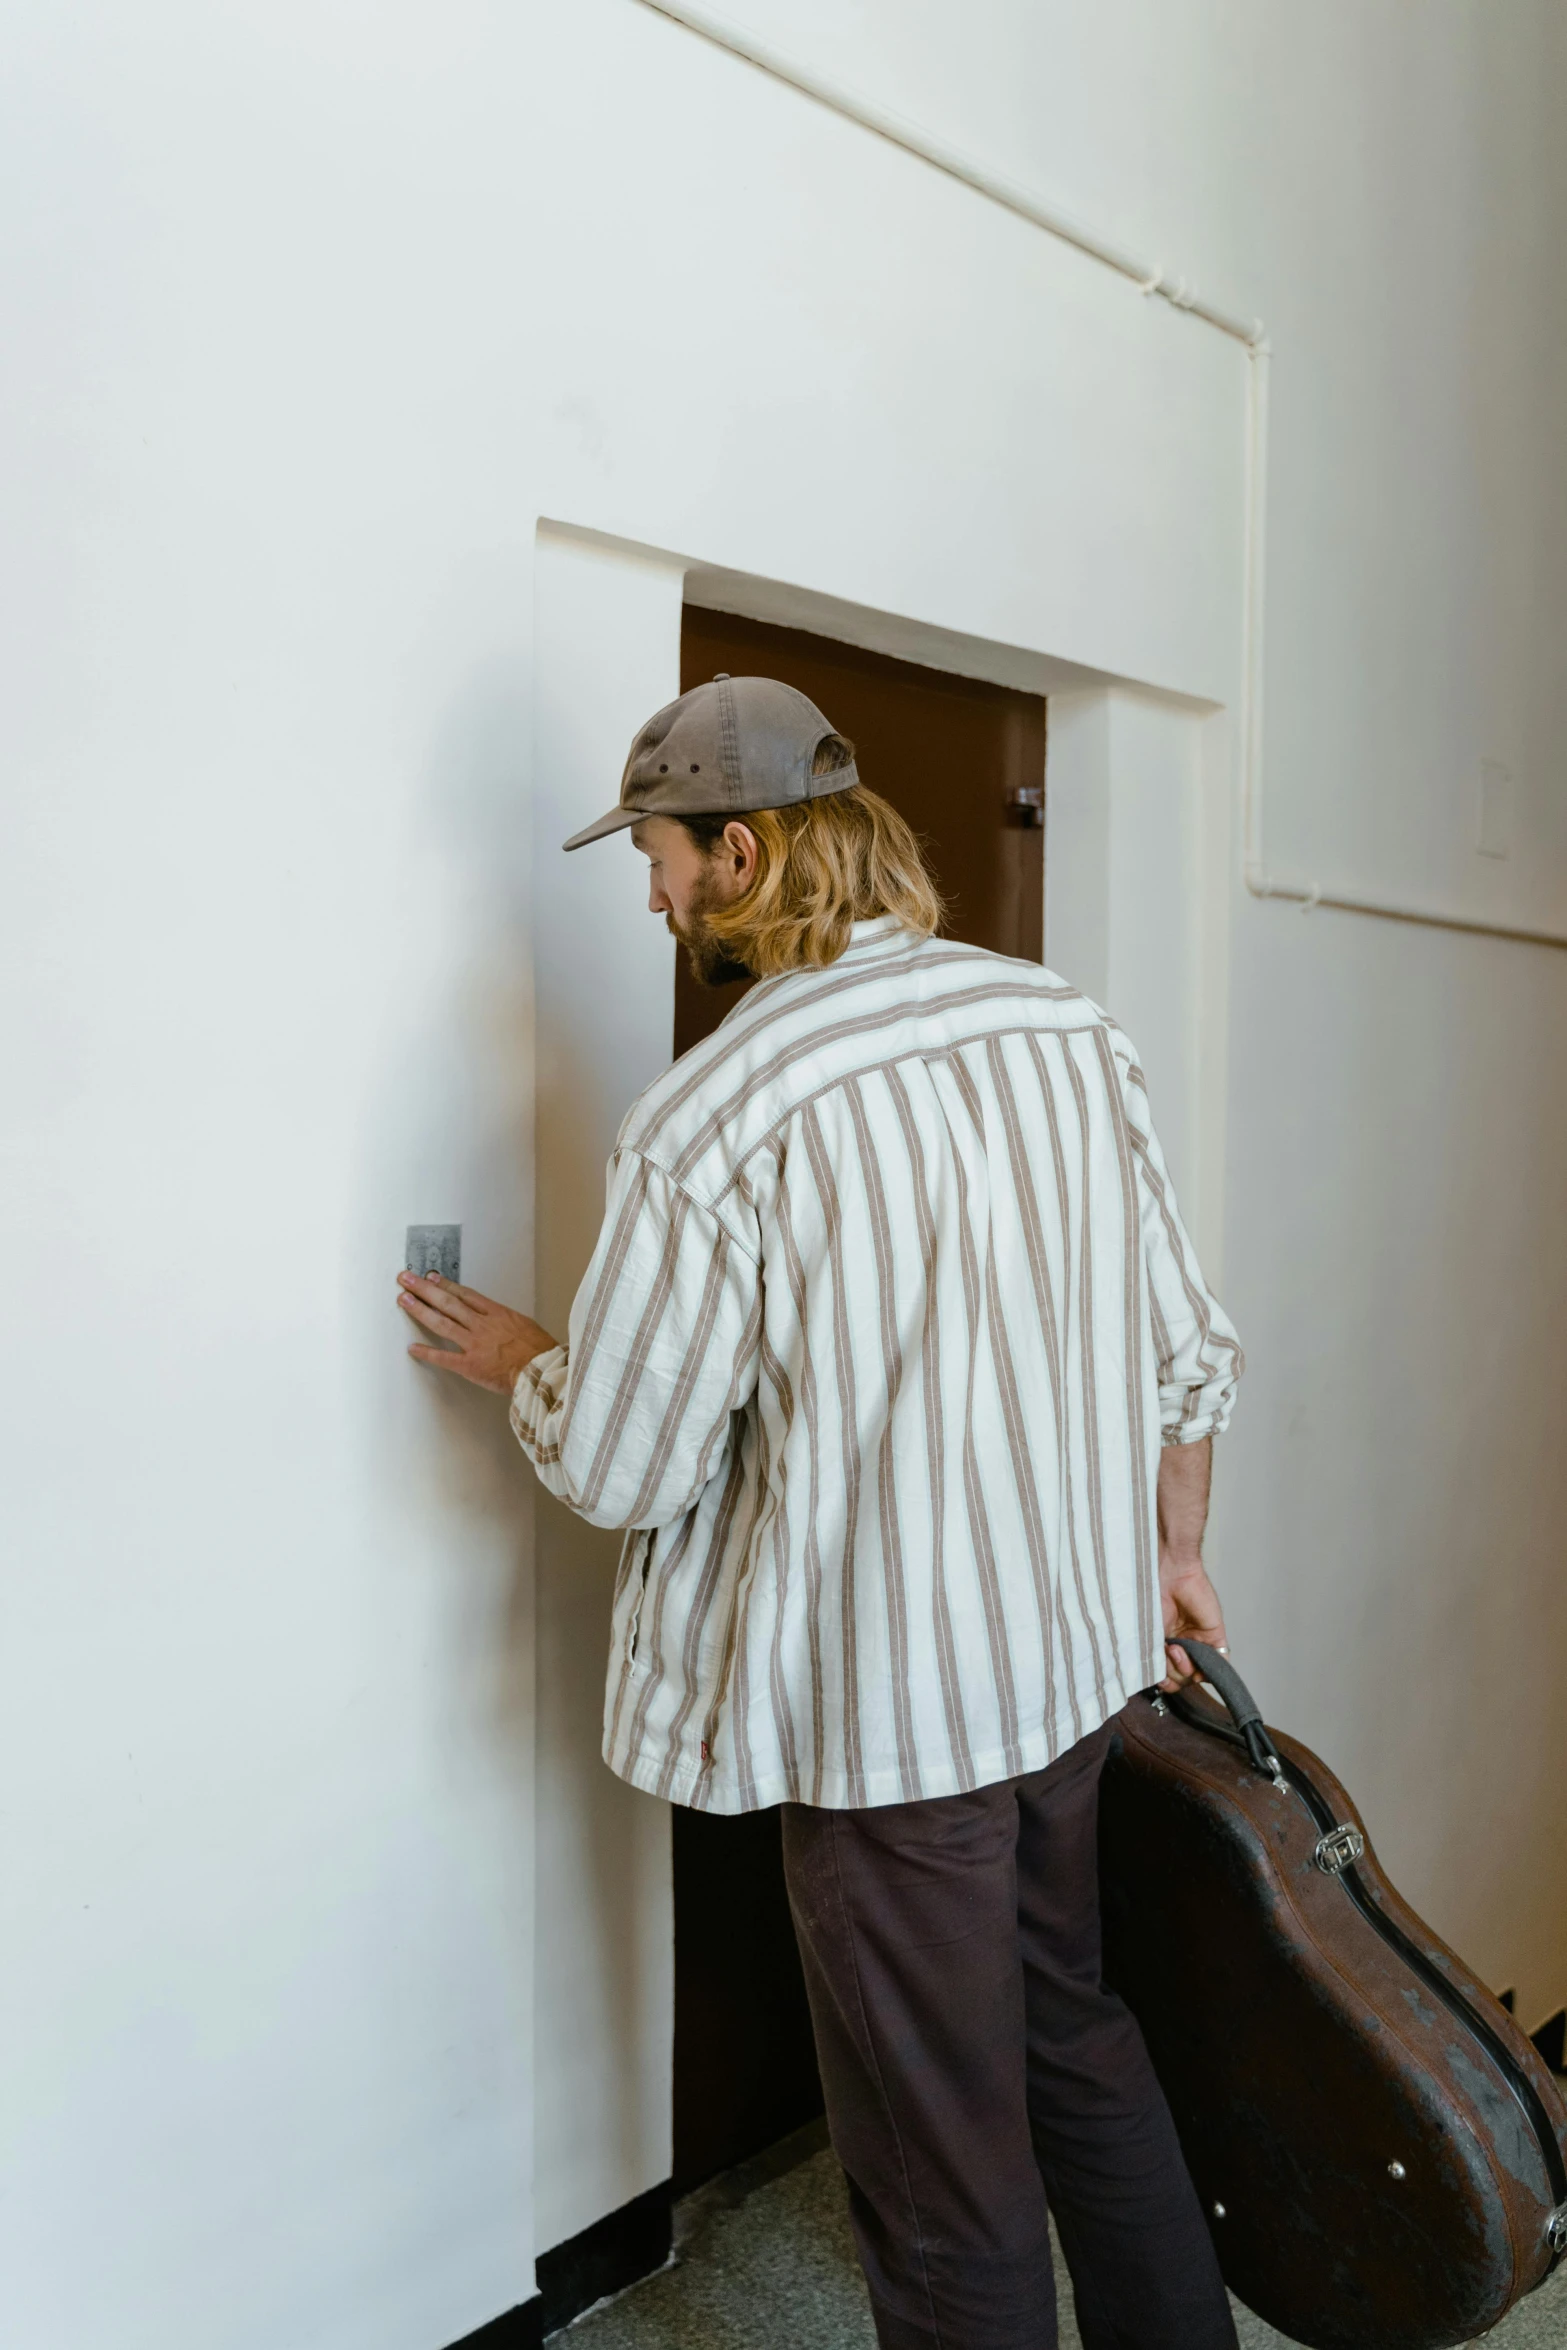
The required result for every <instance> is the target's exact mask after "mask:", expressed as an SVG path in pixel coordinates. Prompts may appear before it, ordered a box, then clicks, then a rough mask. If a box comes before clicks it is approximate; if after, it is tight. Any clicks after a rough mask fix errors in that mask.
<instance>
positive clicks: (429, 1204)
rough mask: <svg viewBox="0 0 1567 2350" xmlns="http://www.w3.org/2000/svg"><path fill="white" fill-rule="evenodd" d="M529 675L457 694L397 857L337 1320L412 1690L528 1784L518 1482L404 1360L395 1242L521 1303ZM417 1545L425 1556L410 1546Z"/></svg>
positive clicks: (443, 1382) (525, 1252) (505, 673)
mask: <svg viewBox="0 0 1567 2350" xmlns="http://www.w3.org/2000/svg"><path fill="white" fill-rule="evenodd" d="M529 723H530V722H529V715H528V704H527V699H526V678H525V676H524V675H523V674H521V672H520V670H519V666H518V663H517V661H516V660H515V658H506V657H497V658H496V659H494V660H493V661H492V662H491V663H490V664H489V665H488V666H487V667H485V668H483V669H481V670H479V671H478V672H476V673H475V674H474V675H473V677H472V678H471V679H470V681H469V683H468V684H467V686H466V687H465V688H464V690H463V691H462V692H461V693H460V694H459V695H458V696H457V697H455V698H454V700H453V701H452V703H451V704H450V706H449V708H448V711H447V713H446V717H445V721H444V723H443V725H442V726H441V728H440V730H439V731H438V733H437V735H436V736H435V738H434V740H433V741H432V742H431V743H430V745H429V747H428V751H427V754H426V758H425V762H424V774H423V786H422V789H421V791H420V793H419V796H418V798H417V800H416V802H415V803H414V805H413V808H412V811H411V815H410V819H409V825H408V830H407V832H406V833H405V835H404V837H403V838H402V839H401V840H399V841H397V842H396V843H395V844H394V847H393V850H392V852H391V853H392V855H393V857H394V858H395V864H394V868H393V870H392V872H391V873H390V875H389V876H388V877H387V888H386V900H387V919H388V920H390V921H392V922H393V923H395V924H396V926H397V929H398V931H399V933H400V941H399V946H398V949H397V951H396V952H395V953H394V954H392V955H389V956H387V957H386V958H384V961H385V965H386V966H387V967H391V968H396V969H397V970H398V972H399V974H400V977H399V982H398V987H397V991H396V994H395V997H394V999H393V1000H392V1001H390V1002H388V1003H387V1004H385V1005H384V1006H383V1007H382V1021H383V1036H384V1046H383V1050H382V1053H381V1056H380V1062H379V1073H378V1075H377V1077H376V1078H375V1080H374V1083H373V1089H372V1091H371V1092H370V1095H369V1098H368V1099H367V1102H366V1105H365V1113H364V1118H363V1134H364V1148H363V1153H362V1157H361V1164H360V1174H359V1180H358V1184H357V1186H356V1197H355V1200H354V1202H353V1203H352V1209H351V1214H352V1221H353V1230H352V1232H351V1233H350V1234H349V1235H348V1244H347V1246H346V1247H345V1249H344V1252H343V1259H344V1263H345V1265H346V1268H347V1279H348V1282H349V1285H350V1295H349V1297H348V1298H347V1300H346V1301H345V1307H344V1321H345V1324H346V1325H347V1327H348V1328H350V1329H351V1330H352V1331H353V1333H354V1339H355V1352H356V1354H357V1353H359V1351H360V1349H361V1348H362V1349H364V1350H365V1351H366V1352H368V1355H369V1360H368V1361H367V1362H366V1363H365V1364H364V1369H363V1373H362V1375H361V1377H360V1379H358V1380H357V1381H356V1383H355V1384H356V1389H357V1392H358V1393H359V1394H361V1395H362V1396H363V1397H364V1398H365V1399H366V1407H365V1408H366V1417H365V1419H364V1421H363V1422H362V1424H361V1426H360V1428H359V1430H358V1435H359V1438H360V1441H361V1444H362V1446H363V1449H364V1452H365V1455H366V1457H367V1464H368V1465H369V1467H370V1469H371V1472H372V1477H373V1480H374V1482H375V1484H376V1486H377V1489H378V1490H379V1492H380V1493H381V1495H382V1496H383V1498H384V1514H383V1516H382V1518H381V1520H380V1525H381V1529H382V1534H383V1537H384V1542H383V1547H384V1549H385V1551H386V1553H387V1555H388V1558H389V1560H406V1558H407V1556H408V1553H409V1550H410V1547H411V1545H410V1536H413V1537H415V1538H416V1539H415V1541H414V1543H413V1545H412V1547H413V1549H414V1551H415V1555H416V1557H417V1559H418V1569H417V1571H419V1572H421V1573H423V1574H424V1575H425V1576H426V1577H427V1578H428V1579H429V1582H430V1585H431V1588H430V1589H429V1590H428V1591H427V1592H426V1594H425V1603H426V1606H427V1608H428V1611H429V1615H428V1621H429V1630H430V1636H431V1649H430V1652H429V1656H428V1663H429V1675H428V1679H427V1682H426V1692H427V1696H428V1699H429V1701H430V1702H432V1703H433V1704H434V1705H435V1706H436V1708H437V1709H438V1710H439V1712H440V1714H441V1715H442V1717H443V1720H442V1725H441V1730H442V1735H443V1737H444V1735H445V1733H446V1732H447V1731H448V1730H449V1731H450V1733H451V1735H452V1740H453V1743H454V1744H455V1745H457V1746H458V1747H462V1746H466V1745H469V1744H471V1743H472V1741H473V1738H474V1732H475V1729H476V1727H477V1728H478V1729H479V1731H480V1742H481V1743H482V1744H483V1745H485V1746H491V1745H493V1746H494V1747H495V1748H497V1749H499V1750H500V1751H501V1753H502V1755H503V1757H504V1762H505V1767H506V1769H507V1770H508V1771H509V1772H515V1771H516V1770H517V1769H518V1768H519V1766H520V1768H521V1769H522V1771H523V1772H524V1773H526V1774H530V1775H531V1769H532V1727H533V1724H532V1689H533V1658H532V1653H531V1645H532V1629H531V1627H532V1617H533V1594H532V1579H531V1578H532V1568H531V1559H530V1551H531V1513H532V1506H533V1496H532V1477H531V1473H530V1471H529V1470H528V1467H527V1464H526V1462H525V1461H524V1460H523V1459H522V1457H521V1454H520V1453H519V1451H518V1448H517V1445H516V1442H515V1439H514V1438H513V1437H512V1435H511V1432H510V1429H509V1427H508V1425H507V1421H506V1414H505V1409H504V1406H503V1404H502V1402H501V1399H500V1398H499V1397H497V1396H495V1395H491V1394H488V1393H485V1392H483V1391H481V1390H480V1389H477V1388H474V1387H471V1386H469V1385H467V1384H466V1383H465V1382H461V1381H458V1380H455V1379H448V1378H444V1377H443V1376H442V1375H441V1374H439V1373H437V1372H434V1371H430V1370H427V1369H424V1368H422V1367H421V1366H418V1365H415V1364H413V1363H411V1362H409V1360H408V1358H407V1355H406V1353H405V1351H404V1350H405V1349H406V1347H407V1345H408V1343H409V1340H410V1337H411V1336H412V1332H411V1330H410V1329H409V1328H408V1327H407V1326H406V1325H405V1321H404V1317H403V1316H402V1315H401V1314H400V1313H399V1312H398V1311H397V1308H396V1305H395V1303H394V1295H395V1281H396V1275H397V1271H398V1269H399V1267H400V1266H401V1264H402V1262H403V1249H404V1239H405V1231H406V1227H407V1226H408V1225H409V1224H411V1223H417V1222H424V1221H430V1222H433V1221H438V1220H439V1221H450V1222H455V1223H460V1224H461V1225H462V1227H463V1260H462V1276H463V1279H464V1280H465V1281H467V1282H470V1283H472V1284H473V1286H475V1287H476V1288H480V1289H483V1290H485V1291H486V1292H488V1293H490V1294H493V1295H496V1296H499V1297H502V1298H505V1299H507V1300H509V1301H511V1302H513V1303H516V1304H524V1303H526V1302H527V1298H528V1291H529V1287H530V1284H531V1277H532V1261H533V1203H532V1179H531V1162H532V1103H531V1096H532V1075H533V1071H532V1058H533V1055H532V1027H533V1007H532V995H531V962H530V937H529V893H530V879H529V871H528V865H529V831H528V813H527V780H528V779H527V771H526V760H525V747H526V744H527V741H528V726H529ZM419 1537H422V1539H418V1538H419Z"/></svg>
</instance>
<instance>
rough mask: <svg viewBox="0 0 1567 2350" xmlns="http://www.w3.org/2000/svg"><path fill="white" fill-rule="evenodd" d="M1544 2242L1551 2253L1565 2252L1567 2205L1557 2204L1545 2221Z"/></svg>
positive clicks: (1566, 2241)
mask: <svg viewBox="0 0 1567 2350" xmlns="http://www.w3.org/2000/svg"><path fill="white" fill-rule="evenodd" d="M1545 2241H1546V2242H1547V2244H1549V2246H1550V2248H1551V2250H1552V2251H1553V2252H1567V2203H1558V2204H1557V2206H1556V2209H1555V2210H1554V2211H1553V2212H1552V2213H1551V2216H1550V2218H1549V2219H1548V2220H1547V2221H1546V2223H1545Z"/></svg>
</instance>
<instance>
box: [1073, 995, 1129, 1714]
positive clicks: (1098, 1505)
mask: <svg viewBox="0 0 1567 2350" xmlns="http://www.w3.org/2000/svg"><path fill="white" fill-rule="evenodd" d="M1061 1058H1062V1062H1063V1064H1064V1066H1065V1069H1066V1074H1067V1082H1068V1084H1069V1085H1070V1086H1071V1089H1072V1100H1073V1103H1074V1106H1075V1108H1076V1111H1077V1128H1078V1141H1079V1148H1080V1153H1081V1181H1082V1186H1083V1197H1082V1233H1081V1237H1080V1239H1079V1243H1078V1257H1077V1300H1078V1309H1077V1310H1078V1326H1079V1339H1078V1343H1079V1349H1080V1352H1081V1355H1082V1361H1083V1443H1084V1449H1085V1451H1086V1454H1087V1468H1088V1530H1089V1538H1090V1540H1091V1542H1092V1543H1093V1550H1094V1571H1095V1575H1096V1577H1097V1580H1098V1585H1099V1604H1100V1608H1101V1610H1102V1612H1103V1619H1104V1625H1105V1629H1106V1631H1107V1632H1108V1633H1109V1635H1110V1663H1111V1669H1112V1671H1113V1672H1114V1674H1115V1678H1116V1681H1117V1683H1118V1684H1120V1685H1121V1686H1123V1687H1124V1686H1125V1680H1126V1673H1125V1668H1124V1666H1123V1664H1122V1661H1121V1639H1120V1632H1119V1630H1118V1627H1117V1624H1116V1615H1115V1602H1114V1600H1113V1598H1112V1597H1111V1591H1110V1560H1109V1555H1108V1551H1107V1548H1106V1543H1105V1506H1104V1462H1103V1459H1102V1457H1101V1453H1100V1444H1099V1364H1098V1358H1097V1350H1096V1348H1095V1343H1094V1243H1095V1217H1094V1213H1093V1203H1094V1147H1093V1129H1092V1124H1091V1120H1090V1113H1089V1105H1088V1088H1087V1086H1086V1085H1085V1084H1084V1083H1083V1073H1082V1071H1081V1069H1079V1067H1078V1065H1077V1055H1076V1054H1075V1052H1074V1051H1073V1050H1072V1042H1071V1039H1070V1038H1068V1039H1066V1040H1064V1042H1063V1046H1062V1053H1061ZM1098 1695H1099V1698H1100V1702H1101V1703H1103V1701H1104V1696H1105V1692H1104V1689H1103V1688H1102V1687H1101V1688H1100V1690H1099V1692H1098Z"/></svg>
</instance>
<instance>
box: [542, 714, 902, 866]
mask: <svg viewBox="0 0 1567 2350" xmlns="http://www.w3.org/2000/svg"><path fill="white" fill-rule="evenodd" d="M823 743H842V744H843V751H844V764H843V765H841V766H836V767H833V768H831V769H829V771H828V772H827V773H826V774H824V775H814V774H813V773H812V772H811V770H812V768H813V767H814V765H815V762H816V754H817V752H818V751H819V750H820V748H821V746H822V744H823ZM859 780H860V778H859V773H858V770H857V769H856V767H855V764H854V753H853V749H852V747H851V746H850V744H848V743H847V742H845V741H844V738H843V736H842V735H840V734H839V733H838V732H837V730H836V729H835V728H834V727H831V726H829V725H828V723H827V721H826V719H825V718H824V717H823V716H822V714H821V712H820V710H818V709H817V707H816V704H815V703H814V702H813V701H810V700H808V699H807V697H806V696H805V695H804V694H802V693H799V692H797V691H796V689H795V688H794V687H793V686H792V685H784V684H783V683H782V682H781V681H780V680H779V679H778V678H776V677H728V676H723V675H720V676H718V677H715V678H713V679H712V681H711V682H710V683H709V684H707V685H694V686H693V687H692V688H691V691H690V692H689V693H688V694H682V695H681V697H680V699H679V701H678V702H670V703H669V704H668V705H667V706H666V707H665V708H664V709H662V710H660V711H658V712H657V714H656V715H655V716H654V717H652V718H650V719H649V720H648V722H647V724H646V726H644V727H643V729H642V731H641V733H640V734H639V735H638V736H637V739H636V741H635V742H634V743H633V744H632V746H631V756H630V757H629V758H628V759H627V761H626V772H625V774H624V775H623V776H622V777H621V779H620V805H619V807H618V808H611V809H610V811H609V814H608V815H607V816H601V817H600V818H599V820H598V822H597V823H596V824H590V825H588V826H587V828H586V830H585V831H582V832H574V833H573V834H572V836H571V838H570V840H568V841H567V842H566V843H565V844H564V845H565V846H566V847H567V848H568V849H580V848H581V847H583V845H584V844H585V843H586V842H588V841H590V840H602V839H603V838H604V836H605V834H606V833H610V832H623V831H624V830H625V828H626V826H627V825H628V824H635V823H636V822H637V820H638V818H639V817H642V816H744V815H747V814H748V813H750V812H751V811H752V810H754V809H757V808H788V807H792V806H793V805H794V803H795V802H796V801H797V800H817V799H823V798H825V797H826V795H827V794H828V793H829V792H839V791H847V790H848V789H849V787H850V786H851V785H852V784H856V783H858V782H859Z"/></svg>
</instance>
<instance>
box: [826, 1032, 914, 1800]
mask: <svg viewBox="0 0 1567 2350" xmlns="http://www.w3.org/2000/svg"><path fill="white" fill-rule="evenodd" d="M844 1099H845V1100H846V1102H847V1103H848V1108H849V1121H850V1124H851V1125H852V1126H853V1128H854V1140H855V1146H856V1148H857V1149H858V1151H859V1155H860V1174H861V1177H862V1179H863V1181H864V1184H865V1201H866V1205H867V1207H868V1208H869V1210H870V1219H871V1261H872V1263H873V1264H874V1266H875V1268H876V1320H877V1326H878V1328H879V1330H880V1333H881V1383H882V1394H881V1396H880V1397H878V1399H877V1400H878V1402H880V1403H881V1404H882V1420H881V1428H880V1431H879V1433H878V1436H877V1440H876V1506H877V1512H878V1516H879V1520H880V1529H881V1571H882V1581H883V1585H884V1588H885V1596H886V1602H887V1649H888V1665H889V1668H890V1673H891V1694H892V1734H893V1739H894V1742H895V1743H896V1746H897V1749H898V1777H899V1781H900V1789H901V1796H902V1800H903V1801H904V1802H905V1803H915V1802H917V1801H918V1800H919V1797H920V1795H921V1794H922V1793H923V1789H922V1787H921V1785H920V1770H919V1749H918V1747H917V1745H916V1743H915V1737H914V1711H913V1695H912V1692H911V1691H910V1688H909V1627H908V1616H907V1606H908V1595H907V1593H906V1591H905V1590H904V1586H903V1572H904V1569H903V1537H902V1532H901V1529H900V1527H899V1524H898V1487H897V1474H896V1466H895V1461H894V1455H893V1442H892V1426H893V1421H894V1419H895V1418H896V1416H897V1410H898V1397H899V1394H900V1393H901V1391H902V1387H903V1349H902V1347H901V1345H900V1344H899V1341H898V1311H897V1299H896V1292H895V1280H896V1275H895V1273H894V1270H893V1262H892V1224H891V1221H890V1219H889V1217H888V1214H887V1194H886V1190H885V1188H884V1186H883V1183H882V1179H881V1169H880V1167H879V1166H878V1165H877V1164H876V1151H875V1146H874V1144H873V1143H872V1140H871V1130H870V1125H869V1122H868V1121H867V1119H866V1115H865V1097H864V1095H863V1094H862V1093H861V1091H860V1086H859V1081H858V1080H857V1079H855V1078H851V1079H850V1081H849V1083H848V1085H847V1087H846V1088H845V1090H844Z"/></svg>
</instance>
